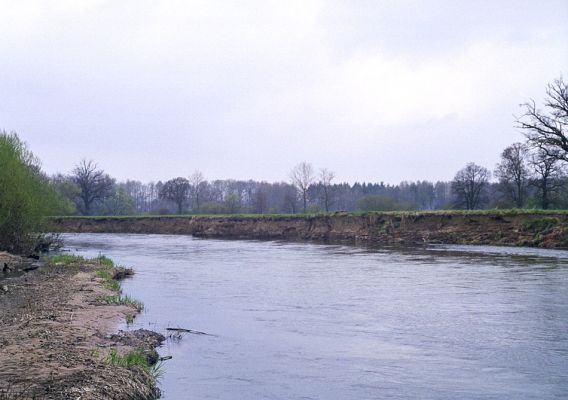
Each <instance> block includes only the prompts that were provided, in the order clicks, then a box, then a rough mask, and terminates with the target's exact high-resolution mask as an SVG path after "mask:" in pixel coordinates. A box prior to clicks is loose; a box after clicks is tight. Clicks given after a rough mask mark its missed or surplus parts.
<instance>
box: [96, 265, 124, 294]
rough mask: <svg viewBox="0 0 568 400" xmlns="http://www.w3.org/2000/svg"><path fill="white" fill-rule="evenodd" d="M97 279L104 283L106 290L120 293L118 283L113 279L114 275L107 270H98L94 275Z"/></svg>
mask: <svg viewBox="0 0 568 400" xmlns="http://www.w3.org/2000/svg"><path fill="white" fill-rule="evenodd" d="M95 274H96V275H97V277H98V278H101V279H102V280H103V281H104V286H105V287H106V288H107V289H110V290H114V291H116V292H118V291H120V283H119V282H118V281H117V280H116V279H114V274H113V273H112V272H110V271H107V270H99V271H97V272H96V273H95Z"/></svg>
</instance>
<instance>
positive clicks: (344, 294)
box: [65, 234, 568, 399]
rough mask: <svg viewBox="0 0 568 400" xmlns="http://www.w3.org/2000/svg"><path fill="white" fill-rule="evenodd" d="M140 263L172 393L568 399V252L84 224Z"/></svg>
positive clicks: (94, 246)
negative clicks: (295, 239) (317, 241)
mask: <svg viewBox="0 0 568 400" xmlns="http://www.w3.org/2000/svg"><path fill="white" fill-rule="evenodd" d="M65 239H66V241H67V244H68V246H69V248H71V249H72V250H74V251H77V252H79V253H80V254H85V255H89V256H93V255H97V254H99V253H104V254H106V255H108V256H110V257H112V258H113V259H115V260H116V261H117V262H119V263H122V264H128V265H131V266H133V267H134V268H135V269H136V271H137V274H136V276H135V277H134V278H133V279H130V280H127V281H125V282H124V284H123V287H124V291H125V292H127V293H129V294H132V295H133V296H135V297H137V298H140V299H142V300H143V301H144V303H145V305H146V309H147V311H146V312H145V313H144V314H143V315H141V316H140V317H139V318H138V319H137V321H136V324H137V326H138V327H148V326H149V327H151V328H154V329H156V330H161V329H164V328H166V327H172V326H173V327H183V328H189V329H195V330H199V331H204V332H208V333H211V334H212V335H214V336H203V335H185V336H184V337H183V338H182V339H181V340H180V341H169V342H168V343H167V345H166V346H165V347H164V348H162V349H161V353H162V355H172V356H173V359H172V360H169V361H167V362H166V366H165V369H166V374H165V376H164V379H163V382H162V388H163V390H164V393H165V396H164V397H165V398H166V399H182V398H188V399H383V398H394V399H417V398H420V399H458V398H459V399H505V398H515V399H535V398H539V399H545V398H565V396H566V393H568V334H567V332H568V329H567V328H568V290H567V289H568V268H567V264H568V252H565V251H550V250H538V249H511V248H502V247H468V246H433V247H428V248H420V249H410V248H403V249H400V248H398V249H397V248H391V249H384V248H383V249H361V248H354V247H345V246H333V245H314V244H297V243H278V242H254V241H222V240H205V239H195V238H192V237H189V236H169V235H124V234H73V235H66V236H65Z"/></svg>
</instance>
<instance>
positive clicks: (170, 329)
mask: <svg viewBox="0 0 568 400" xmlns="http://www.w3.org/2000/svg"><path fill="white" fill-rule="evenodd" d="M166 330H167V331H175V332H184V333H193V334H194V335H207V336H213V335H211V334H209V333H205V332H200V331H194V330H193V329H184V328H166Z"/></svg>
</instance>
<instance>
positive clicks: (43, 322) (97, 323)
mask: <svg viewBox="0 0 568 400" xmlns="http://www.w3.org/2000/svg"><path fill="white" fill-rule="evenodd" d="M96 269H97V267H96V266H95V265H89V264H83V265H43V266H41V267H39V268H38V269H36V270H33V271H31V272H29V273H26V274H23V275H21V276H18V277H15V278H11V279H8V280H3V281H0V348H1V351H0V398H1V399H4V398H7V399H11V398H17V399H28V398H35V399H154V398H156V396H157V389H156V386H155V382H154V379H153V378H152V377H151V375H150V374H149V372H148V371H147V370H146V369H145V368H142V367H140V366H137V365H133V366H130V367H128V368H126V367H122V366H118V365H112V364H109V362H108V355H109V353H110V352H111V349H117V351H118V352H120V353H124V352H127V351H129V350H132V349H133V348H134V347H142V348H144V350H146V351H150V350H153V347H154V346H156V345H157V344H158V343H159V342H160V340H163V337H161V338H160V336H161V335H158V334H156V335H154V334H153V333H151V332H147V331H145V332H142V334H141V335H139V336H140V338H141V339H140V340H138V341H137V340H136V338H135V339H133V340H124V338H121V337H119V336H116V335H114V336H112V335H111V334H112V333H116V330H117V327H118V324H119V323H120V322H121V321H124V319H125V316H126V315H127V314H132V313H135V311H134V310H133V308H132V307H131V306H127V305H108V304H105V303H104V302H102V301H101V296H104V295H109V294H112V293H113V292H112V291H111V290H110V289H107V288H106V287H104V286H103V282H102V280H101V279H100V278H97V277H96V275H95V271H96ZM129 335H130V334H129Z"/></svg>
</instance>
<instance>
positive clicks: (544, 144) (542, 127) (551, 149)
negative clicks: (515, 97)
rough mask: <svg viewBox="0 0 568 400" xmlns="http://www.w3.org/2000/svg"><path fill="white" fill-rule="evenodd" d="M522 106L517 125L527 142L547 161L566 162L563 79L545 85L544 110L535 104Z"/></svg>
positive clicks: (567, 111) (567, 94)
mask: <svg viewBox="0 0 568 400" xmlns="http://www.w3.org/2000/svg"><path fill="white" fill-rule="evenodd" d="M522 106H523V107H524V109H525V112H524V114H523V115H521V117H519V118H517V123H518V127H519V128H521V129H522V130H523V131H524V134H525V136H526V137H527V139H528V140H529V142H530V143H531V144H532V145H533V146H535V147H538V148H540V149H541V150H542V151H543V152H544V153H545V154H547V156H549V157H556V158H558V159H562V160H564V161H568V137H567V134H568V87H567V85H566V83H565V82H564V80H563V79H562V77H560V78H559V79H556V80H555V81H554V82H552V83H549V84H548V85H547V87H546V97H545V100H544V107H545V109H544V110H540V109H538V108H537V106H536V103H535V101H534V100H530V101H528V102H526V103H524V104H523V105H522Z"/></svg>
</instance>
